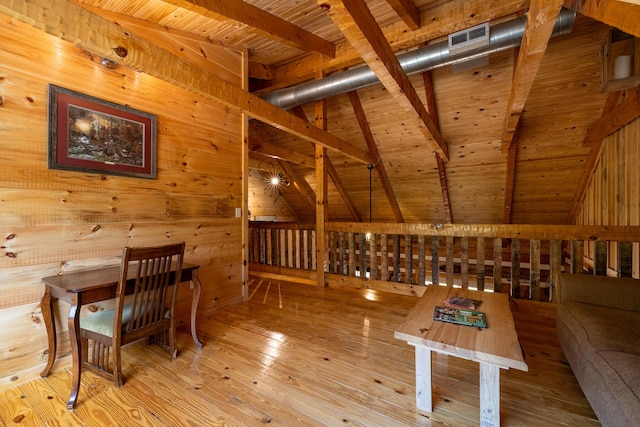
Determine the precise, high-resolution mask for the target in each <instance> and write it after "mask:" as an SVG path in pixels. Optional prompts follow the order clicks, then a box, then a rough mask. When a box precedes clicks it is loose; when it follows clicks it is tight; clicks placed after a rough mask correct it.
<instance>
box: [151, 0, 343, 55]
mask: <svg viewBox="0 0 640 427" xmlns="http://www.w3.org/2000/svg"><path fill="white" fill-rule="evenodd" d="M163 1H164V2H165V3H170V4H172V5H174V6H178V7H181V8H184V9H187V10H189V11H191V12H195V13H198V14H200V15H203V16H206V17H209V18H211V19H215V20H221V19H225V20H226V19H231V20H234V21H237V22H240V23H242V24H245V25H248V26H250V27H252V28H255V29H256V30H258V31H259V32H260V33H262V34H263V35H264V36H266V37H268V38H270V39H272V40H278V41H281V42H283V43H286V44H288V45H290V46H294V47H296V48H298V49H301V50H303V51H305V52H317V53H319V54H322V55H326V56H328V57H330V58H335V56H336V45H335V44H333V43H331V42H330V41H328V40H325V39H323V38H321V37H318V36H316V35H315V34H313V33H310V32H309V31H307V30H305V29H304V28H300V27H298V26H296V25H293V24H292V23H290V22H289V21H286V20H284V19H282V18H279V17H277V16H275V15H272V14H270V13H268V12H266V11H264V10H262V9H260V8H258V7H256V6H253V5H251V4H249V3H247V2H245V1H243V0H190V1H187V0H163Z"/></svg>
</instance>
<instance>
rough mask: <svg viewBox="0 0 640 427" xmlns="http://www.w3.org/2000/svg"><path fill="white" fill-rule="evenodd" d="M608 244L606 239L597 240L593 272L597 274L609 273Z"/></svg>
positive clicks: (604, 274)
mask: <svg viewBox="0 0 640 427" xmlns="http://www.w3.org/2000/svg"><path fill="white" fill-rule="evenodd" d="M608 246H609V245H608V242H607V241H606V240H598V241H597V242H596V248H595V254H594V256H593V274H594V275H596V276H606V275H607V264H608Z"/></svg>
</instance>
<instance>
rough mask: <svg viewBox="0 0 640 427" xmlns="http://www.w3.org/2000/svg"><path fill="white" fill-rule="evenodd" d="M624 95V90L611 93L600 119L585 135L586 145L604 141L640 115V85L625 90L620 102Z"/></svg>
mask: <svg viewBox="0 0 640 427" xmlns="http://www.w3.org/2000/svg"><path fill="white" fill-rule="evenodd" d="M622 95H623V93H622V92H613V93H612V94H611V95H609V98H608V102H607V104H606V105H605V108H604V111H603V112H602V116H601V117H600V120H598V121H597V122H596V123H594V124H593V125H591V126H590V127H589V129H587V134H586V135H585V137H584V143H585V144H586V145H591V144H594V143H597V142H598V141H602V140H603V139H604V138H606V137H607V136H609V135H611V134H612V133H613V132H615V131H617V130H618V129H620V128H621V127H622V126H625V125H626V124H628V123H630V122H631V121H633V120H635V119H637V118H638V117H640V86H638V87H636V88H635V89H627V90H626V91H625V92H624V99H623V100H622V101H621V102H620V103H618V101H619V99H620V97H621V96H622Z"/></svg>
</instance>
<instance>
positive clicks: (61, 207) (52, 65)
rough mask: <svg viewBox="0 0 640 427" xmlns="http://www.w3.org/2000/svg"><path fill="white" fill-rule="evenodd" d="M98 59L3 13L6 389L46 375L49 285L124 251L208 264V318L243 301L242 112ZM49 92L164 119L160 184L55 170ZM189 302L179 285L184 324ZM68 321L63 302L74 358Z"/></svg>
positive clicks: (0, 261) (1, 220)
mask: <svg viewBox="0 0 640 427" xmlns="http://www.w3.org/2000/svg"><path fill="white" fill-rule="evenodd" d="M221 54H222V52H221ZM242 55H243V53H242V52H233V55H230V54H229V51H226V52H225V53H224V58H225V63H224V68H225V70H227V71H226V74H225V75H228V74H229V70H231V69H234V68H235V69H236V70H237V75H236V79H237V81H234V82H233V83H235V84H238V85H240V83H241V80H242V77H241V63H242ZM232 57H233V58H237V64H236V65H234V64H233V63H232V62H231V61H230V58H232ZM209 59H212V58H211V55H209ZM213 60H215V59H213ZM98 62H99V58H95V57H94V58H93V60H92V59H90V55H88V54H87V52H84V51H82V50H80V49H79V48H77V47H75V46H74V45H73V44H71V43H67V42H65V41H62V40H60V39H58V38H55V37H52V36H49V35H47V34H46V33H44V32H42V31H40V30H37V29H34V28H32V27H29V26H26V25H24V24H21V23H18V22H15V21H13V20H11V19H10V18H8V17H7V16H4V15H0V100H1V102H0V161H1V163H2V167H0V230H1V231H0V233H1V234H0V238H1V239H2V244H0V255H2V256H0V324H2V328H0V361H1V362H0V387H7V386H11V385H13V384H16V382H17V381H23V380H25V379H29V378H30V377H31V378H33V377H35V376H36V375H37V374H38V372H39V371H40V370H41V369H42V367H43V361H44V357H45V351H46V346H47V344H46V343H47V340H46V333H45V330H44V325H43V323H42V318H41V313H40V307H39V303H40V297H41V296H42V293H43V289H44V288H43V285H42V284H41V282H40V279H41V278H42V277H44V276H49V275H54V274H59V273H65V272H70V271H76V270H81V269H88V268H96V267H99V266H102V265H107V264H117V263H118V261H119V260H118V258H119V255H120V253H121V250H122V247H123V246H125V245H156V244H163V243H167V242H175V241H180V240H184V241H186V243H187V251H186V258H185V260H186V262H189V263H197V264H199V265H200V266H201V270H200V278H201V280H202V283H203V294H202V297H201V300H200V306H199V312H200V314H201V318H202V317H204V316H203V314H205V313H206V312H208V311H211V310H215V309H216V308H217V307H219V306H222V305H226V304H231V303H234V302H237V301H240V300H241V299H242V285H241V282H242V277H241V273H242V263H243V259H242V234H241V231H242V219H240V218H236V217H235V209H236V208H239V207H241V206H242V205H241V203H242V198H243V195H242V187H243V186H242V151H241V145H242V139H241V138H242V136H241V135H242V133H241V126H242V117H241V115H240V114H238V113H235V112H229V111H228V110H227V109H225V108H224V107H223V106H221V105H218V104H215V103H212V102H210V101H207V100H205V99H202V98H199V97H198V96H196V95H194V94H192V93H190V92H188V91H185V90H183V89H180V88H177V87H175V86H173V85H171V84H168V83H166V82H164V81H161V80H158V79H156V78H154V77H150V76H148V75H144V74H140V73H137V72H134V71H132V70H130V69H127V68H124V67H118V68H117V69H115V70H108V69H106V68H103V67H101V66H100V65H99V64H98ZM49 83H53V84H56V85H59V86H63V87H66V88H68V89H72V90H75V91H78V92H82V93H85V94H88V95H92V96H95V97H98V98H101V99H105V100H108V101H112V102H115V103H118V104H127V105H129V106H131V107H133V108H136V109H139V110H143V111H146V112H149V113H152V114H155V115H156V116H157V119H158V133H157V148H158V149H157V165H158V167H157V179H155V180H148V179H139V178H130V177H119V176H111V175H100V174H91V173H82V172H70V171H60V170H50V169H48V168H47V139H48V124H47V103H48V95H47V90H48V84H49ZM190 299H191V293H190V291H189V288H188V286H181V292H180V300H179V308H178V309H179V315H180V320H181V321H182V322H183V323H184V324H185V325H186V324H188V322H189V319H188V313H189V309H190V306H189V304H190ZM66 314H67V306H66V304H62V303H61V304H59V305H58V319H59V321H60V325H59V327H58V330H59V331H60V332H59V334H60V335H59V338H58V340H59V343H60V344H61V348H60V350H59V352H60V353H59V356H61V355H64V354H68V349H69V346H68V334H67V330H66V329H67V328H66V322H64V321H63V320H64V319H65V318H66ZM63 360H64V358H63ZM67 360H68V358H67ZM54 369H56V368H55V367H54Z"/></svg>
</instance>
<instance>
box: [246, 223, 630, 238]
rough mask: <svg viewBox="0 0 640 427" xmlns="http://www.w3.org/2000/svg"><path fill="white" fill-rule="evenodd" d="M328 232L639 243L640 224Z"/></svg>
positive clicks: (368, 227) (343, 227) (373, 226)
mask: <svg viewBox="0 0 640 427" xmlns="http://www.w3.org/2000/svg"><path fill="white" fill-rule="evenodd" d="M249 226H250V227H251V228H264V229H287V230H314V229H315V223H303V224H298V223H295V222H274V221H250V222H249ZM325 230H326V231H342V232H353V233H384V234H411V235H425V236H455V237H486V238H497V237H501V238H506V239H540V240H612V241H626V242H639V241H640V226H637V225H636V226H616V225H547V224H411V223H405V224H396V223H369V222H327V223H326V224H325Z"/></svg>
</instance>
